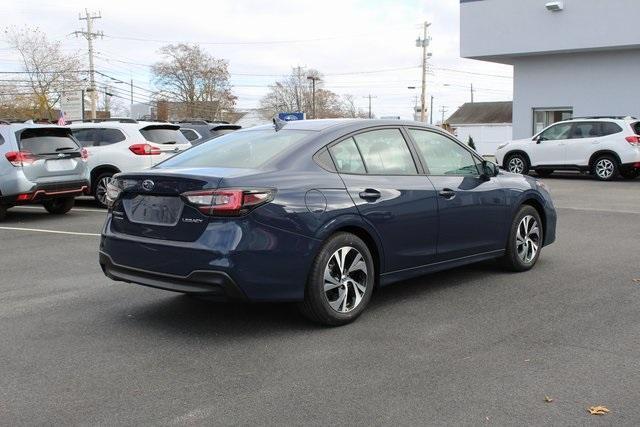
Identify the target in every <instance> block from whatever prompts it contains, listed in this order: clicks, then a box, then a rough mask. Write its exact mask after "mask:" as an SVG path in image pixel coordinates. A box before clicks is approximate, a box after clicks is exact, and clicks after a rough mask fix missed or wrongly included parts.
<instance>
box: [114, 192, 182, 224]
mask: <svg viewBox="0 0 640 427" xmlns="http://www.w3.org/2000/svg"><path fill="white" fill-rule="evenodd" d="M122 204H123V207H124V210H125V212H126V214H127V218H128V219H129V221H130V222H133V223H137V224H147V225H159V226H165V227H173V226H175V225H177V224H178V221H179V220H180V218H181V217H182V209H183V208H184V203H183V202H182V199H180V197H166V196H148V195H141V194H139V195H136V196H134V197H131V198H126V199H123V200H122Z"/></svg>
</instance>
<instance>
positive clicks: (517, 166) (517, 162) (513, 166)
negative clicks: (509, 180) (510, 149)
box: [509, 157, 524, 173]
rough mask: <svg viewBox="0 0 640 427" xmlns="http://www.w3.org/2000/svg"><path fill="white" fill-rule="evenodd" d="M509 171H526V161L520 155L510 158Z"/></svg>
mask: <svg viewBox="0 0 640 427" xmlns="http://www.w3.org/2000/svg"><path fill="white" fill-rule="evenodd" d="M509 172H512V173H522V172H524V161H523V160H522V159H521V158H520V157H513V158H512V159H511V160H509Z"/></svg>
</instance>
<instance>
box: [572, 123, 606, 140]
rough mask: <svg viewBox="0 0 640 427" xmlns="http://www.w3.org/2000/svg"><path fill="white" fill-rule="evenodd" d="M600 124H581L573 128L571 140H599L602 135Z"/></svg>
mask: <svg viewBox="0 0 640 427" xmlns="http://www.w3.org/2000/svg"><path fill="white" fill-rule="evenodd" d="M599 125H600V123H597V122H579V123H576V124H575V125H574V126H573V131H572V132H571V139H580V138H597V137H599V136H601V135H600V126H599Z"/></svg>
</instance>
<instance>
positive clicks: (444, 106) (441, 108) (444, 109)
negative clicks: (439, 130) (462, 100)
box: [440, 105, 449, 127]
mask: <svg viewBox="0 0 640 427" xmlns="http://www.w3.org/2000/svg"><path fill="white" fill-rule="evenodd" d="M447 111H449V109H448V108H447V106H446V105H443V106H442V107H440V112H441V113H442V121H441V122H440V124H441V126H443V127H444V113H446V112H447Z"/></svg>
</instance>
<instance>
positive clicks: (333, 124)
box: [238, 119, 442, 132]
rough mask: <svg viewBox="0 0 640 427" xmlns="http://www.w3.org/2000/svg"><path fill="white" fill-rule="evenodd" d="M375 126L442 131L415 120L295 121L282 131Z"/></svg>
mask: <svg viewBox="0 0 640 427" xmlns="http://www.w3.org/2000/svg"><path fill="white" fill-rule="evenodd" d="M375 126H417V127H426V128H432V129H435V130H440V131H442V129H441V128H439V127H436V126H431V125H428V124H426V123H423V122H416V121H413V120H385V119H317V120H295V121H290V122H287V123H286V124H285V125H284V127H283V128H282V129H287V130H306V131H316V132H323V131H329V130H330V131H336V130H343V131H352V130H353V131H355V130H359V129H365V128H369V127H375ZM272 128H273V125H262V126H255V127H251V128H244V129H240V130H238V132H247V131H251V130H262V129H272Z"/></svg>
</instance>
